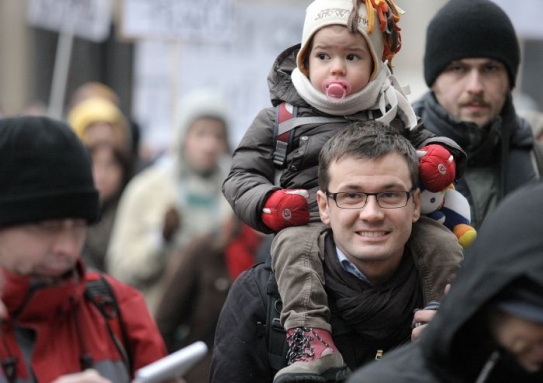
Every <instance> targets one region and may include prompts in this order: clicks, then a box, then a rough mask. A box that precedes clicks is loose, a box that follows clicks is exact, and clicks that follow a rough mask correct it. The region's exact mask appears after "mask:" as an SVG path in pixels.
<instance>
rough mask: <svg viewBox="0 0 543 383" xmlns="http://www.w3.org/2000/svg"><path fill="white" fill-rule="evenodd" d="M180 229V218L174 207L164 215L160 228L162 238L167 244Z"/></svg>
mask: <svg viewBox="0 0 543 383" xmlns="http://www.w3.org/2000/svg"><path fill="white" fill-rule="evenodd" d="M180 227H181V218H180V217H179V213H178V212H177V210H176V209H175V207H173V206H172V207H170V208H169V209H168V210H167V211H166V214H164V224H163V226H162V237H164V240H165V241H166V242H169V241H170V240H171V239H172V238H173V235H174V234H175V232H176V231H177V230H178V229H179V228H180Z"/></svg>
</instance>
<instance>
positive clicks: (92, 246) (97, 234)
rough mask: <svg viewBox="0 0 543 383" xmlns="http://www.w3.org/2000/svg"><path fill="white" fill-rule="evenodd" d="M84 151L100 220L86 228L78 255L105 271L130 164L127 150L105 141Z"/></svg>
mask: <svg viewBox="0 0 543 383" xmlns="http://www.w3.org/2000/svg"><path fill="white" fill-rule="evenodd" d="M88 149H89V152H90V155H91V160H92V175H93V178H94V184H95V186H96V189H97V190H98V196H99V199H100V220H99V221H98V222H96V223H95V224H93V225H90V226H89V230H88V233H87V239H86V241H85V246H84V247H83V254H82V255H83V258H84V259H85V261H86V263H87V265H88V266H92V267H94V268H96V269H98V270H101V271H107V270H106V265H105V258H106V253H107V248H108V244H109V240H110V237H111V231H112V229H113V224H114V222H115V216H116V213H117V206H118V203H119V199H120V197H121V194H122V192H123V190H124V188H125V186H126V184H127V183H128V181H129V179H130V178H131V175H132V161H131V160H130V153H129V152H128V151H126V150H123V149H122V148H120V147H118V146H116V145H113V144H111V143H109V142H100V143H98V144H95V145H93V146H90V147H89V148H88Z"/></svg>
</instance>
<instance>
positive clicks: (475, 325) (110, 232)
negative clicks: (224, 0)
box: [0, 0, 543, 383]
mask: <svg viewBox="0 0 543 383" xmlns="http://www.w3.org/2000/svg"><path fill="white" fill-rule="evenodd" d="M402 15H403V11H402V10H401V9H400V8H399V7H398V6H397V5H396V4H395V2H394V0H354V1H351V0H313V1H312V3H311V4H310V5H309V6H308V7H307V10H306V17H305V20H304V26H303V33H302V36H301V41H300V44H297V45H295V46H292V47H288V48H287V49H285V50H284V51H283V52H282V53H281V54H280V55H279V56H278V57H277V59H276V60H275V62H274V63H273V65H272V69H271V71H270V73H269V75H268V84H269V88H270V96H271V106H269V107H266V108H264V109H262V110H261V111H260V112H259V113H258V114H257V115H256V116H255V118H254V121H253V123H252V124H251V126H250V127H248V129H247V130H246V133H245V135H244V136H243V138H242V139H241V141H240V143H239V145H238V146H237V147H236V148H230V145H229V130H231V128H232V127H231V116H230V108H229V105H228V100H226V99H225V98H224V96H223V95H222V94H221V93H220V92H218V91H217V90H216V89H212V88H208V87H205V88H204V87H202V88H201V89H197V90H195V91H193V92H190V93H187V94H185V95H184V97H183V98H182V100H181V101H180V102H179V104H178V105H177V111H176V113H177V118H176V119H175V124H174V129H173V131H172V137H171V141H170V142H171V144H170V147H169V148H168V150H167V151H166V152H165V153H163V154H162V155H160V156H158V157H157V158H153V159H152V160H149V159H147V158H143V157H141V156H140V155H139V153H140V143H141V142H140V141H141V137H140V131H139V126H138V124H137V122H135V121H133V120H132V119H131V118H130V117H129V116H127V115H125V113H123V111H122V110H121V108H120V104H121V103H120V101H119V97H118V95H117V94H116V93H115V91H114V90H113V89H111V88H109V87H108V86H107V85H105V84H103V83H100V82H89V83H85V84H82V85H81V86H80V87H79V88H78V89H77V90H76V91H75V92H74V93H73V94H72V96H71V98H70V100H69V102H68V105H67V108H66V113H65V117H64V118H62V119H52V118H49V117H47V116H45V115H40V114H41V113H40V112H37V111H33V112H32V113H27V114H25V115H21V116H14V117H3V118H2V119H0V164H1V166H0V270H1V274H0V292H1V300H0V331H1V332H0V337H1V341H0V365H1V368H0V381H6V382H9V383H29V382H54V383H108V382H115V383H123V382H126V383H128V382H131V381H133V380H134V378H135V374H136V371H137V370H138V369H140V368H142V367H144V366H146V365H148V364H150V363H152V362H154V361H157V360H159V359H161V358H163V357H165V356H167V355H168V354H169V353H173V352H175V351H177V350H179V349H180V348H183V347H185V346H188V345H190V344H191V343H193V342H196V341H203V342H205V343H206V345H207V347H208V353H207V355H206V356H205V357H204V358H203V360H202V361H200V362H199V363H198V364H197V365H196V367H194V368H193V369H192V370H190V371H189V372H188V373H186V374H185V375H184V376H183V377H179V378H178V379H177V378H174V379H173V380H167V381H164V383H172V382H182V381H183V382H186V383H204V382H211V383H223V382H224V383H232V382H236V383H250V382H255V383H257V382H258V383H261V382H273V383H290V382H293V383H296V382H349V383H351V382H352V383H354V382H444V383H445V382H466V383H467V382H477V383H483V382H511V381H522V382H532V381H533V382H536V381H542V380H543V379H542V378H543V376H542V374H543V279H542V277H541V275H543V270H542V267H543V264H542V263H541V261H539V258H538V257H537V253H538V252H541V251H542V250H543V248H542V245H543V241H542V240H541V238H542V235H541V234H542V233H541V229H540V226H541V225H539V224H538V222H539V219H540V215H539V212H540V211H541V209H543V190H542V187H543V185H541V182H539V177H540V173H541V171H542V170H543V149H542V146H541V145H542V144H541V143H540V142H539V141H540V140H541V123H540V120H538V119H537V118H536V117H538V116H533V115H526V114H522V116H523V117H521V115H520V113H518V112H517V111H516V110H515V105H514V103H513V90H514V89H515V85H516V82H517V75H518V71H519V65H520V62H521V51H520V47H519V41H518V38H517V35H516V33H515V29H514V27H513V25H512V23H511V21H510V19H509V17H508V16H507V15H506V13H505V12H504V11H503V10H502V9H501V8H500V7H499V6H498V5H496V4H495V3H493V2H492V1H490V0H449V1H448V2H447V3H446V4H445V5H444V6H443V7H442V8H441V9H440V10H439V11H438V12H437V13H436V14H435V16H434V17H433V18H432V20H431V21H430V23H429V25H428V27H427V31H426V43H425V44H426V45H425V54H424V67H423V71H422V73H421V76H423V77H424V80H425V81H426V84H427V86H428V92H427V93H426V94H424V95H423V96H422V97H421V98H420V99H419V100H417V101H415V102H414V103H413V104H412V105H411V104H410V103H409V102H408V99H407V96H406V94H405V93H404V88H403V87H402V86H401V85H400V82H399V81H398V79H397V78H396V77H395V75H394V74H393V68H394V66H393V59H394V56H395V54H396V53H397V52H399V51H400V49H401V47H402V36H401V34H402V30H401V18H402ZM44 113H45V109H44ZM449 188H455V189H456V191H458V196H459V197H458V198H459V199H460V202H458V201H456V202H457V203H462V204H464V205H463V206H466V208H465V209H464V210H465V211H463V212H462V214H463V220H464V221H466V222H468V224H469V225H470V226H471V227H472V228H473V229H474V230H473V233H476V235H477V238H476V239H475V241H474V242H473V245H468V246H466V245H465V243H464V242H461V241H460V240H459V237H458V235H457V233H455V232H454V231H453V230H452V229H450V223H451V222H450V220H454V217H455V215H454V214H457V212H455V211H454V206H453V207H452V208H451V207H450V205H446V206H445V207H443V206H440V208H441V209H443V210H445V209H449V208H450V209H452V213H451V214H449V215H447V214H446V215H445V217H444V218H442V219H436V218H435V216H434V215H430V214H426V213H425V212H423V211H422V209H421V205H422V204H423V193H424V192H425V191H426V190H428V191H430V192H432V193H445V191H446V190H448V189H449ZM457 215H458V214H457ZM464 221H463V222H464ZM474 235H475V234H474ZM470 243H471V242H470Z"/></svg>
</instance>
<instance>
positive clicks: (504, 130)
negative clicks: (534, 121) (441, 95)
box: [413, 92, 536, 229]
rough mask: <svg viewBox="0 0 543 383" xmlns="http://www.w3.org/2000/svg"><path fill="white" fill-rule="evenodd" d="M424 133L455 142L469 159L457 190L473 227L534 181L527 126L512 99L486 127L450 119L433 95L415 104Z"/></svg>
mask: <svg viewBox="0 0 543 383" xmlns="http://www.w3.org/2000/svg"><path fill="white" fill-rule="evenodd" d="M413 107H414V109H415V113H416V114H417V116H419V117H421V118H422V121H423V123H424V125H425V126H426V128H427V129H428V130H429V131H431V132H432V133H434V134H437V135H438V136H443V137H448V138H450V139H452V140H454V141H455V142H456V143H457V144H458V145H460V147H461V148H462V149H463V150H464V151H465V152H466V154H467V155H468V163H467V166H466V170H465V172H464V176H463V177H462V178H460V179H459V180H458V182H457V185H456V189H457V190H458V191H459V192H460V193H462V194H463V195H464V196H465V197H466V198H467V200H468V201H469V204H470V206H471V225H472V226H474V227H475V228H476V229H478V228H479V227H480V226H481V224H482V222H483V220H484V219H485V217H486V216H487V214H488V213H489V212H490V211H492V210H493V209H494V208H496V206H497V204H498V203H499V202H500V200H501V199H502V198H503V196H505V195H507V194H508V193H510V192H511V191H513V190H515V189H517V188H518V187H519V186H521V185H524V184H526V183H527V182H529V181H532V180H534V179H535V178H536V172H535V169H534V164H533V163H532V158H531V151H532V147H533V143H534V139H533V136H532V131H531V129H530V126H529V125H528V124H527V123H526V121H524V120H523V119H521V118H520V117H518V116H517V115H516V113H515V109H514V106H513V103H512V101H511V98H510V97H509V99H508V100H507V101H506V103H505V105H504V107H503V109H502V113H501V115H500V117H499V118H496V120H494V121H493V122H492V123H491V124H490V125H489V126H488V127H485V128H483V129H482V128H480V127H478V126H477V125H476V124H475V123H472V122H460V121H456V120H454V119H453V118H452V117H451V116H450V115H449V114H448V113H447V112H446V111H445V109H443V108H442V107H441V106H440V105H439V104H438V103H437V101H436V99H435V97H434V95H433V93H432V92H428V93H427V94H426V95H425V96H424V97H422V98H421V99H420V100H419V101H417V102H416V103H415V104H414V105H413Z"/></svg>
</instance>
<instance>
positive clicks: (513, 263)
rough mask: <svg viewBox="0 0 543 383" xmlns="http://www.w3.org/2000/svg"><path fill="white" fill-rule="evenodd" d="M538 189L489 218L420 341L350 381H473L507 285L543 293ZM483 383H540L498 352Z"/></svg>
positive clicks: (541, 187) (541, 191) (542, 198)
mask: <svg viewBox="0 0 543 383" xmlns="http://www.w3.org/2000/svg"><path fill="white" fill-rule="evenodd" d="M542 216H543V183H538V184H535V185H529V186H526V187H524V188H522V189H521V190H519V191H518V192H517V193H512V194H511V195H510V196H508V197H507V198H506V199H505V200H504V201H503V202H502V204H501V205H500V206H499V207H498V208H497V209H496V210H495V211H494V212H493V213H492V214H490V215H489V217H488V219H487V221H486V222H485V223H484V225H483V226H482V228H481V230H480V231H479V234H478V238H477V240H476V241H475V243H474V244H473V245H472V247H470V248H469V249H468V250H467V253H466V259H465V261H464V263H463V264H462V267H461V269H460V271H459V272H458V274H457V276H456V279H455V280H454V281H453V283H452V287H451V290H450V292H449V294H448V295H447V297H446V299H445V300H444V302H443V303H442V305H441V308H440V310H439V313H438V315H437V316H436V317H435V318H434V320H433V321H432V322H431V323H430V324H429V325H428V327H427V329H426V330H425V331H424V332H423V334H422V337H421V339H420V340H419V341H418V342H416V343H414V344H410V345H408V346H405V347H402V348H399V349H397V350H395V351H394V352H392V353H390V354H388V355H386V356H385V357H384V358H383V359H382V360H380V361H379V362H378V363H371V364H370V365H368V366H366V367H365V368H362V369H361V370H359V371H357V372H356V373H355V374H354V375H353V376H352V377H351V378H350V379H349V381H348V382H349V383H357V382H372V383H415V382H416V383H468V382H470V383H471V382H475V381H476V379H477V377H478V376H479V375H480V374H481V372H482V370H483V366H484V364H485V362H486V361H487V360H488V359H489V356H490V355H491V354H492V353H493V352H494V351H495V350H497V349H498V346H496V345H495V343H494V342H493V341H492V340H491V337H490V336H489V335H488V331H487V328H488V325H487V323H486V321H483V320H481V318H482V317H483V313H484V310H485V309H486V307H488V306H489V305H490V304H491V303H492V300H493V298H494V297H495V296H496V295H498V294H499V293H500V292H501V291H502V290H503V289H504V288H505V287H506V286H507V285H508V284H510V283H511V282H512V281H514V280H516V279H518V278H520V277H525V278H528V279H530V280H532V281H534V282H535V283H537V284H538V285H539V286H541V288H543V256H542V254H543V235H542V228H541V217H542ZM486 382H488V383H490V382H491V383H498V382H523V383H525V382H543V373H542V372H539V373H538V374H535V375H528V374H526V373H524V372H523V371H522V370H520V367H519V366H518V365H516V364H515V363H513V362H512V361H511V358H510V357H508V356H507V353H502V356H501V357H500V359H498V362H497V365H496V366H495V367H494V369H493V370H491V372H490V375H489V376H488V378H487V380H486Z"/></svg>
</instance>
